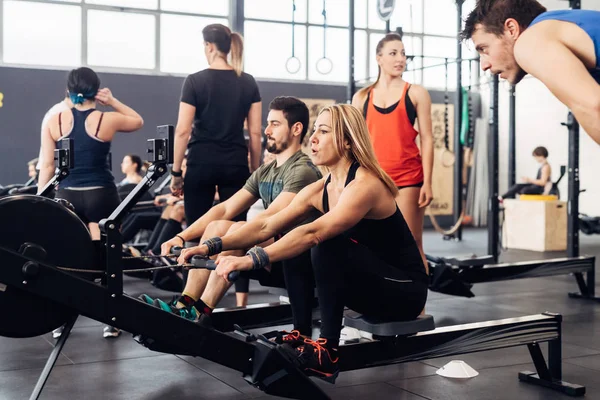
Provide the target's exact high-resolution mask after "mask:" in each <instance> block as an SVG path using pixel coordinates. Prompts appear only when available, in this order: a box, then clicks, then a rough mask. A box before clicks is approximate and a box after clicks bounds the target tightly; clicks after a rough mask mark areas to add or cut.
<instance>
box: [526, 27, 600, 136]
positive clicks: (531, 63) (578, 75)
mask: <svg viewBox="0 0 600 400" xmlns="http://www.w3.org/2000/svg"><path fill="white" fill-rule="evenodd" d="M533 28H536V27H533ZM533 28H531V29H532V31H531V32H528V31H525V32H524V33H523V35H522V36H521V37H520V38H519V40H518V41H517V43H516V44H515V49H514V51H515V59H516V61H517V63H518V64H519V65H520V66H521V68H523V70H524V71H526V72H527V73H529V74H531V75H532V76H534V77H536V78H538V79H539V80H540V81H541V82H542V83H543V84H544V85H546V86H547V87H548V89H550V91H551V92H552V93H553V94H554V95H555V96H556V97H557V98H558V99H559V100H560V101H561V102H562V103H563V104H565V105H566V106H567V107H569V109H570V110H571V111H572V112H573V114H574V115H575V118H576V119H577V121H578V122H579V124H581V126H582V128H583V129H585V131H586V132H587V133H588V135H590V137H591V138H592V139H593V140H594V141H595V142H596V143H598V144H600V85H598V83H597V82H596V81H595V80H594V78H592V76H591V75H590V73H589V71H588V70H587V69H586V67H585V65H584V64H583V62H582V61H581V60H580V59H579V58H577V56H575V54H573V52H572V51H571V50H570V49H569V48H568V47H567V46H565V45H564V44H563V43H561V42H560V41H559V40H558V39H557V38H556V37H555V36H556V35H555V34H553V33H551V32H548V31H547V30H542V29H537V30H535V31H534V30H533Z"/></svg>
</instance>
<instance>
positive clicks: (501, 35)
mask: <svg viewBox="0 0 600 400" xmlns="http://www.w3.org/2000/svg"><path fill="white" fill-rule="evenodd" d="M461 38H462V39H463V40H468V39H472V40H473V43H474V44H475V48H476V50H477V52H478V53H479V55H480V57H481V68H482V69H483V70H484V71H487V70H490V71H491V72H492V73H493V74H498V75H500V78H503V79H506V80H508V81H509V82H510V83H512V84H517V83H518V82H520V81H521V79H523V77H524V76H525V75H527V74H530V75H532V76H534V77H536V78H537V79H539V80H540V81H541V82H542V83H543V84H544V85H546V87H548V89H550V91H551V92H552V93H553V94H554V95H555V96H556V97H557V98H558V99H559V100H560V101H561V102H562V103H563V104H565V105H566V106H567V107H569V109H570V110H571V111H572V112H573V114H574V115H575V117H576V118H577V121H579V123H580V125H581V126H582V127H583V129H585V131H586V132H587V133H588V135H590V137H591V138H592V139H593V140H594V141H595V142H596V143H598V144H600V85H599V84H600V12H598V11H590V10H558V11H547V10H546V8H545V7H544V6H542V5H541V4H540V3H539V2H538V1H536V0H478V2H477V5H476V6H475V9H474V10H473V11H472V12H471V13H470V14H469V16H468V17H467V19H466V21H465V28H464V30H463V31H462V32H461Z"/></svg>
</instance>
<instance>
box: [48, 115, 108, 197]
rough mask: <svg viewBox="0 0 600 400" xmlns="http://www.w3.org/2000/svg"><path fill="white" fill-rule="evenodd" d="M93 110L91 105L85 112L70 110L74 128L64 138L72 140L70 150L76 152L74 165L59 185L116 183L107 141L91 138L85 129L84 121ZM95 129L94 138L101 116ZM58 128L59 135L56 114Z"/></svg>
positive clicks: (105, 185) (63, 186)
mask: <svg viewBox="0 0 600 400" xmlns="http://www.w3.org/2000/svg"><path fill="white" fill-rule="evenodd" d="M94 111H96V110H95V109H93V108H91V109H89V110H85V111H79V110H77V109H75V108H72V109H71V112H72V113H73V129H72V130H71V133H70V134H69V135H68V136H67V138H69V139H72V140H73V151H74V152H75V157H74V158H75V166H74V167H73V168H71V170H70V171H69V175H68V176H67V178H66V179H65V180H63V181H62V182H60V184H59V188H61V189H66V188H82V187H111V186H114V185H115V178H114V177H113V175H112V172H111V170H110V168H109V164H108V154H109V152H110V142H103V141H100V140H99V139H96V138H92V137H90V135H88V133H87V131H86V129H85V120H86V119H87V117H88V116H89V115H90V114H91V113H92V112H94ZM103 116H104V115H101V116H100V121H99V122H98V127H97V128H96V135H95V136H96V137H97V136H98V132H99V131H100V124H101V123H102V117H103ZM58 121H59V122H58V123H59V129H60V134H61V136H62V135H63V132H62V124H61V121H60V114H59V119H58Z"/></svg>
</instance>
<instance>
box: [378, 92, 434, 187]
mask: <svg viewBox="0 0 600 400" xmlns="http://www.w3.org/2000/svg"><path fill="white" fill-rule="evenodd" d="M409 87H410V85H409V84H408V83H406V84H405V85H404V89H402V96H401V97H400V100H398V103H397V104H396V106H395V108H394V109H393V111H392V112H389V113H385V114H384V113H382V112H380V111H379V110H377V109H376V108H375V105H374V104H373V92H372V91H371V92H369V97H368V100H367V104H366V107H367V110H366V111H367V112H366V114H367V118H366V121H367V128H368V129H369V134H370V136H371V142H372V143H373V148H374V149H375V156H376V157H377V161H379V164H380V165H381V167H382V168H383V170H384V171H385V172H387V174H388V175H389V176H390V178H392V180H393V181H394V182H395V183H396V186H412V185H418V184H420V183H422V182H423V162H422V160H421V153H420V151H419V147H418V146H417V143H416V138H417V135H418V134H419V132H417V130H416V129H415V128H414V127H413V125H412V124H411V123H410V119H409V117H408V113H407V112H406V99H405V97H406V96H407V92H408V88H409ZM392 107H394V106H392ZM392 107H390V108H392Z"/></svg>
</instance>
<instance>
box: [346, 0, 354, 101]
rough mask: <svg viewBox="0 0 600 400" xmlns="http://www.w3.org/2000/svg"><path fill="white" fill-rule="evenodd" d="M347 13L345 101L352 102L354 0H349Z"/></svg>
mask: <svg viewBox="0 0 600 400" xmlns="http://www.w3.org/2000/svg"><path fill="white" fill-rule="evenodd" d="M349 7H350V8H349V10H348V12H349V15H348V17H349V18H348V35H349V37H348V43H349V44H348V46H349V47H348V86H347V87H346V101H347V102H348V103H352V96H354V93H355V92H356V80H355V77H354V0H350V5H349Z"/></svg>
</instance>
